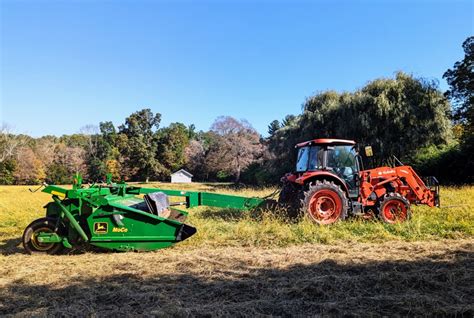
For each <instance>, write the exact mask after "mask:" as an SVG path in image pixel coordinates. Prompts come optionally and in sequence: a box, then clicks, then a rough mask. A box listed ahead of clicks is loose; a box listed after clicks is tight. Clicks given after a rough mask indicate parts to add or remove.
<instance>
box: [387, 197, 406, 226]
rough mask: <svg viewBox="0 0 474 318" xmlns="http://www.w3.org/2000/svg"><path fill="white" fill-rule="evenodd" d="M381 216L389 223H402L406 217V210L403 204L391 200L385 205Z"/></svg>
mask: <svg viewBox="0 0 474 318" xmlns="http://www.w3.org/2000/svg"><path fill="white" fill-rule="evenodd" d="M383 214H384V216H385V219H386V220H387V221H389V222H392V223H395V222H399V221H404V220H405V219H406V217H407V208H406V206H405V204H404V203H403V202H401V201H399V200H392V201H389V202H387V203H386V204H385V206H384V209H383Z"/></svg>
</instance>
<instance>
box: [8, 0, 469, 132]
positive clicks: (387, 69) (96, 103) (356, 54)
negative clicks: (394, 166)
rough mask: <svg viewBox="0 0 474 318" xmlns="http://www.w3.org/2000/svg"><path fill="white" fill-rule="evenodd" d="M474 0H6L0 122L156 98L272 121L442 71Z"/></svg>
mask: <svg viewBox="0 0 474 318" xmlns="http://www.w3.org/2000/svg"><path fill="white" fill-rule="evenodd" d="M473 3H474V1H380V0H379V1H289V0H288V1H243V0H242V1H136V0H135V1H120V0H117V1H86V0H84V1H37V0H35V1H8V0H0V10H1V13H0V19H1V92H0V93H1V104H0V122H7V123H8V124H9V125H10V126H12V127H14V129H15V131H16V132H20V133H28V134H31V135H33V136H41V135H46V134H55V135H61V134H70V133H74V132H77V131H79V129H80V128H81V127H82V126H85V125H87V124H95V125H97V124H98V123H99V122H100V121H106V120H112V121H113V122H114V123H115V124H116V125H118V124H120V123H122V122H123V120H124V118H125V117H126V116H128V115H129V114H131V113H132V112H134V111H136V110H139V109H142V108H145V107H147V108H151V109H152V110H153V111H154V112H159V113H161V114H162V125H167V124H169V123H171V122H177V121H179V122H183V123H185V124H191V123H194V124H195V125H196V127H197V128H198V129H203V130H207V129H209V127H210V125H211V123H212V122H213V121H214V119H215V118H216V117H217V116H219V115H230V116H234V117H236V118H245V119H247V120H248V121H249V122H250V123H252V124H253V126H254V127H255V128H256V129H257V130H258V131H259V132H260V133H262V134H266V131H267V125H268V124H269V123H270V122H271V121H272V120H273V119H282V118H283V117H284V116H285V115H286V114H298V113H300V112H301V104H302V103H303V101H304V100H305V98H306V97H308V96H310V95H312V94H314V93H315V92H318V91H322V90H326V89H334V90H337V91H352V90H355V89H357V88H360V87H362V86H363V85H364V84H366V83H367V81H369V80H371V79H374V78H377V77H390V76H393V75H394V73H395V72H396V71H398V70H402V71H405V72H408V73H412V74H414V75H415V76H422V77H426V78H429V79H437V80H439V83H440V87H441V89H443V90H445V89H446V87H447V86H446V82H445V81H444V80H443V79H442V75H443V73H444V71H446V69H448V68H449V67H452V65H453V64H454V62H455V61H458V60H460V59H461V58H462V57H463V52H462V48H461V44H462V42H463V41H464V40H465V39H466V38H467V37H468V36H470V35H473V34H474V32H473V29H474V27H473V16H474V12H473Z"/></svg>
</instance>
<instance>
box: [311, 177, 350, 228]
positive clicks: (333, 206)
mask: <svg viewBox="0 0 474 318" xmlns="http://www.w3.org/2000/svg"><path fill="white" fill-rule="evenodd" d="M348 210H349V200H348V199H347V196H346V193H345V192H344V191H343V190H342V189H341V187H339V186H338V185H336V184H335V183H334V182H332V181H331V182H330V181H327V180H323V181H319V180H318V181H316V183H314V184H310V186H309V189H308V191H307V192H305V197H304V200H303V211H304V212H305V213H306V214H307V215H308V217H309V218H310V220H311V221H313V222H315V223H318V224H321V225H326V224H332V223H335V222H337V221H339V220H344V219H345V218H346V217H347V211H348Z"/></svg>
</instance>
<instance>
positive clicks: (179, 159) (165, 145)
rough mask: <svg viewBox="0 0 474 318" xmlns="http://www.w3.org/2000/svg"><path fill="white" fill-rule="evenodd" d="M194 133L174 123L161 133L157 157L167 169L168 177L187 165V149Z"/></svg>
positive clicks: (159, 134) (182, 125)
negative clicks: (190, 137)
mask: <svg viewBox="0 0 474 318" xmlns="http://www.w3.org/2000/svg"><path fill="white" fill-rule="evenodd" d="M191 129H192V130H193V129H194V128H192V127H191ZM193 133H194V132H192V133H190V130H188V128H187V127H186V126H185V125H184V124H181V123H172V124H170V125H169V126H168V127H166V128H162V129H161V130H160V131H159V133H158V153H157V157H158V160H159V161H160V163H161V164H162V165H163V166H164V167H165V168H166V170H165V173H166V175H168V174H169V173H170V172H174V171H176V170H178V169H180V168H182V167H183V166H184V165H185V163H186V156H185V149H186V147H187V146H188V144H189V136H190V135H192V134H193Z"/></svg>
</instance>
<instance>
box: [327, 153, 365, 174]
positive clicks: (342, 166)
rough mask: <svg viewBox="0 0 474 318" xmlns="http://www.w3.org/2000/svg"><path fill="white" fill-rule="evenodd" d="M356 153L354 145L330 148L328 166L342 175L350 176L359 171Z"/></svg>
mask: <svg viewBox="0 0 474 318" xmlns="http://www.w3.org/2000/svg"><path fill="white" fill-rule="evenodd" d="M355 155H356V153H355V150H354V147H353V146H335V147H332V148H329V149H328V154H327V166H328V167H331V168H333V169H334V171H335V172H336V173H337V174H338V175H340V176H341V177H349V176H352V175H354V174H355V173H356V172H357V170H358V169H357V164H356V156H355Z"/></svg>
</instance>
